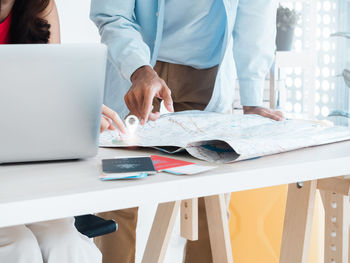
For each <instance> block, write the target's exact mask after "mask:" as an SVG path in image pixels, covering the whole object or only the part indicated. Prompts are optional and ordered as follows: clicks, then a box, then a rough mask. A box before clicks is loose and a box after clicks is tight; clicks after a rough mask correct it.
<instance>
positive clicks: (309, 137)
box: [100, 111, 350, 163]
mask: <svg viewBox="0 0 350 263" xmlns="http://www.w3.org/2000/svg"><path fill="white" fill-rule="evenodd" d="M345 140H350V128H347V127H340V126H333V125H329V123H326V122H318V121H305V120H286V121H282V122H277V121H273V120H271V119H267V118H263V117H260V116H257V115H227V114H220V113H211V112H201V111H186V112H178V113H172V114H166V115H162V116H161V117H160V119H158V120H157V121H155V122H151V121H150V122H148V123H147V124H145V125H144V126H140V127H139V128H138V130H137V131H136V133H135V135H134V136H132V137H131V136H122V135H120V134H119V133H118V132H110V131H109V132H105V133H103V134H102V135H101V137H100V146H101V147H129V146H140V147H152V148H156V149H159V150H162V151H165V152H168V153H174V152H177V151H181V150H186V151H187V152H189V153H190V154H191V155H192V156H194V157H196V158H198V159H201V160H205V161H209V162H218V163H229V162H233V161H239V160H246V159H251V158H256V157H261V156H265V155H270V154H276V153H281V152H287V151H292V150H296V149H300V148H304V147H310V146H316V145H323V144H328V143H333V142H339V141H345Z"/></svg>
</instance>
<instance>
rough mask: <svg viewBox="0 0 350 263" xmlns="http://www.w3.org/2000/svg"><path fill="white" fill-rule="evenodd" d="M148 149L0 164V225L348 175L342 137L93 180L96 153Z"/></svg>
mask: <svg viewBox="0 0 350 263" xmlns="http://www.w3.org/2000/svg"><path fill="white" fill-rule="evenodd" d="M150 153H156V154H159V152H155V151H150V150H147V151H146V150H137V151H135V150H114V149H100V151H99V155H98V156H97V157H96V158H94V159H89V160H85V161H74V162H57V163H42V164H29V165H23V164H22V165H0V213H1V216H0V227H4V226H11V225H17V224H25V223H31V222H37V221H42V220H50V219H56V218H62V217H68V216H74V215H80V214H86V213H94V212H103V211H110V210H115V209H122V208H128V207H135V206H141V205H144V204H147V203H163V202H169V201H174V200H184V199H189V198H193V197H200V196H209V195H215V194H220V193H226V192H235V191H242V190H248V189H254V188H262V187H267V186H274V185H281V184H289V183H293V182H299V181H308V180H315V179H320V178H326V177H332V176H342V175H348V174H350V142H342V143H336V144H331V145H326V146H320V147H315V148H308V149H302V150H298V151H293V152H289V153H283V154H279V155H274V156H267V157H263V158H260V159H256V160H250V161H243V162H238V163H234V164H228V165H220V167H219V168H218V169H215V170H213V171H211V172H208V173H205V174H201V175H195V176H175V175H170V174H165V173H160V174H158V175H155V176H151V177H148V178H146V179H142V180H136V181H135V180H134V181H113V182H101V181H100V180H99V179H98V175H99V173H100V167H99V164H100V159H101V158H111V157H114V156H121V155H127V156H132V155H142V154H145V155H147V154H150ZM174 157H175V158H180V159H183V160H189V159H190V160H192V161H193V159H192V158H189V157H187V156H174ZM196 162H198V163H200V161H196Z"/></svg>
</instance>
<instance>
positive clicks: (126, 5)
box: [90, 0, 151, 81]
mask: <svg viewBox="0 0 350 263" xmlns="http://www.w3.org/2000/svg"><path fill="white" fill-rule="evenodd" d="M134 9H135V0H92V1H91V13H90V18H91V20H92V21H93V22H94V23H95V24H96V26H97V27H98V29H99V32H100V35H101V41H102V43H104V44H106V45H107V46H108V59H109V61H110V63H111V64H112V65H113V66H114V67H115V68H116V70H118V71H120V73H121V75H122V76H123V77H124V78H125V79H126V80H129V81H130V77H131V75H132V74H133V73H134V72H135V70H136V69H138V68H139V67H141V66H145V65H150V60H151V54H150V49H149V47H148V46H147V44H146V43H145V42H144V41H143V38H142V35H141V33H140V32H141V30H140V26H139V25H138V24H137V22H136V21H135V18H134Z"/></svg>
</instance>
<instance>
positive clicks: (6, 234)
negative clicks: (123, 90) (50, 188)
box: [0, 0, 125, 263]
mask: <svg viewBox="0 0 350 263" xmlns="http://www.w3.org/2000/svg"><path fill="white" fill-rule="evenodd" d="M0 11H1V12H0V44H33V43H40V44H48V43H55V44H58V43H60V30H59V20H58V14H57V9H56V5H55V2H54V0H0ZM0 48H1V46H0ZM0 59H1V58H0ZM0 85H1V80H0ZM113 122H114V123H115V124H116V125H117V126H118V128H119V129H120V130H121V131H125V128H124V125H123V123H122V121H121V120H120V118H119V117H118V115H117V114H116V113H115V112H114V111H112V110H111V109H109V108H107V107H105V106H103V117H102V122H101V131H103V130H105V129H112V130H113V129H114V126H113ZM53 205H54V204H53ZM29 209H30V208H29ZM20 212H21V213H25V211H20ZM27 212H28V211H27ZM29 212H30V210H29ZM101 261H102V259H101V254H100V252H99V251H98V249H97V248H96V247H95V245H94V244H93V243H92V242H90V240H88V239H87V238H86V237H84V236H82V235H81V234H80V233H79V232H78V231H77V230H76V228H75V227H74V219H73V218H66V219H60V220H54V221H48V222H41V223H34V224H28V225H19V226H13V227H7V228H0V262H6V263H22V262H25V263H43V262H48V263H99V262H101Z"/></svg>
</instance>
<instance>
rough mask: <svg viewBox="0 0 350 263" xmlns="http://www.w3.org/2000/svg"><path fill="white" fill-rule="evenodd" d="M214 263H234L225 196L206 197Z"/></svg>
mask: <svg viewBox="0 0 350 263" xmlns="http://www.w3.org/2000/svg"><path fill="white" fill-rule="evenodd" d="M204 200H205V209H206V213H207V220H208V228H209V237H210V245H211V250H212V255H213V263H232V262H233V257H232V249H231V241H230V233H229V228H228V219H227V211H226V202H225V196H224V195H223V194H221V195H214V196H208V197H204Z"/></svg>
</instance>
